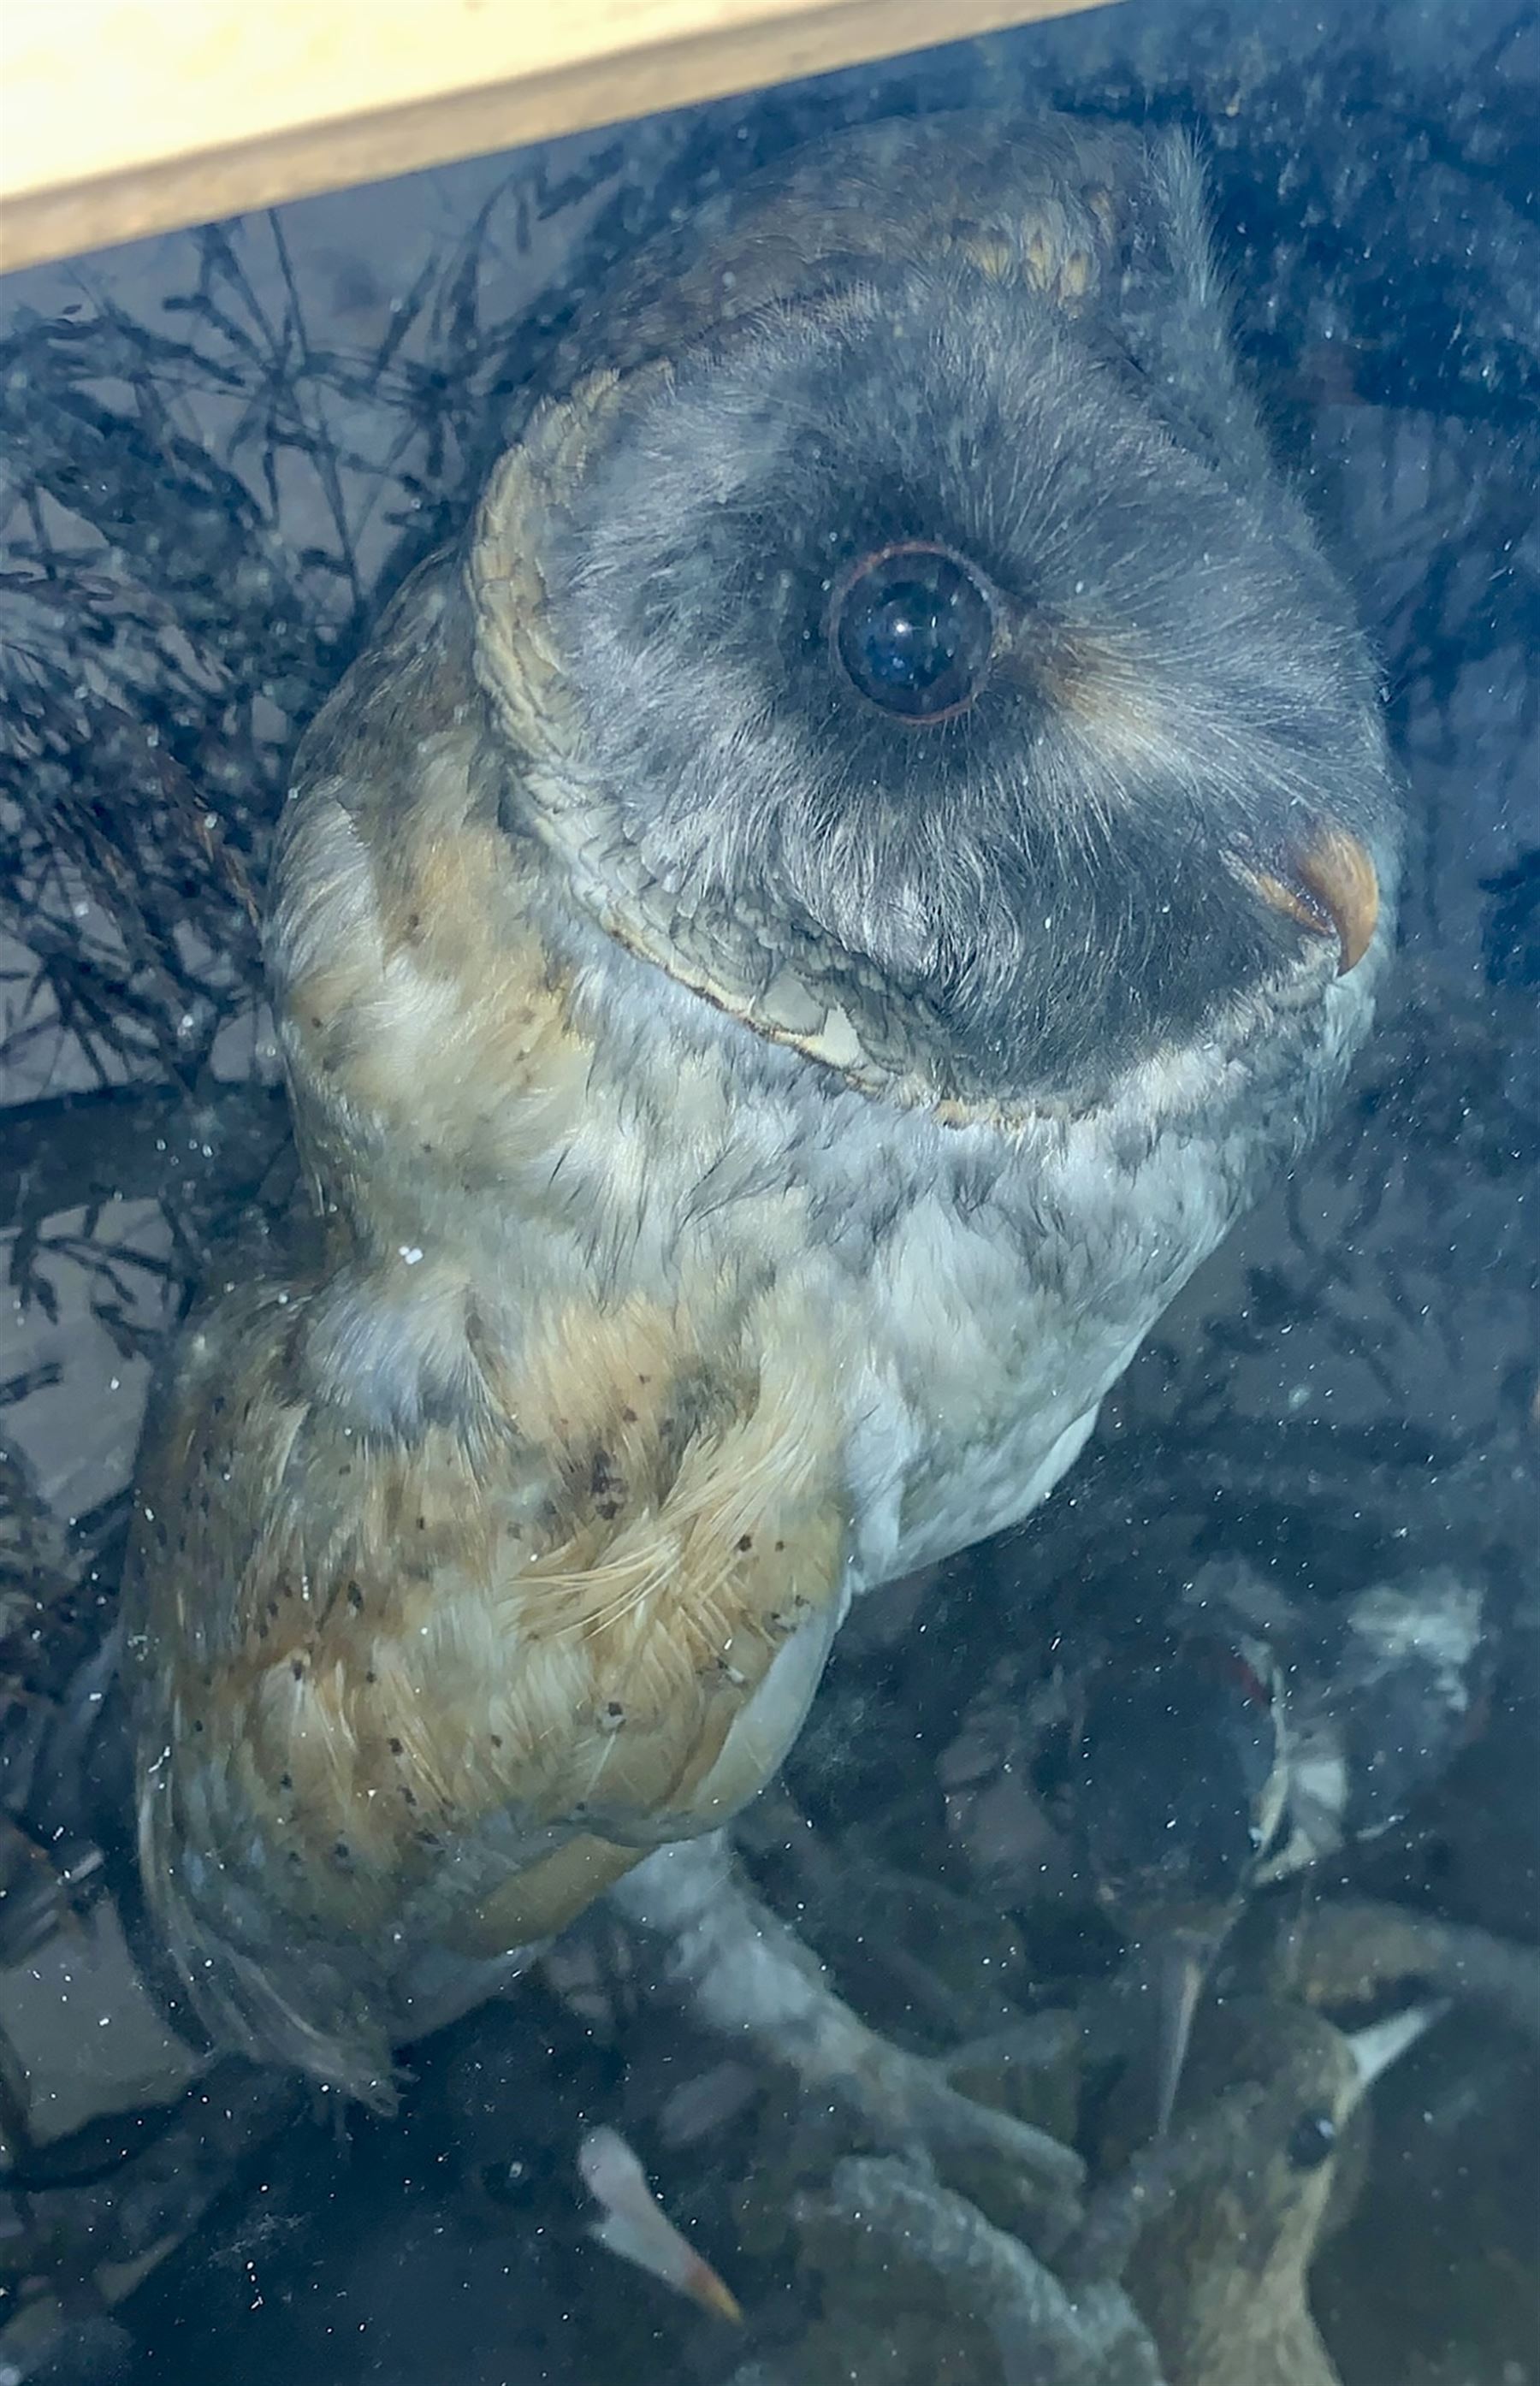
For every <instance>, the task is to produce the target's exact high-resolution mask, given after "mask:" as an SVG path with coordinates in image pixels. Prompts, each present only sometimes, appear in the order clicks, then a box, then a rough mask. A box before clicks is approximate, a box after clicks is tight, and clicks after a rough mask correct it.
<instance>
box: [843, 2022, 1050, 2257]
mask: <svg viewBox="0 0 1540 2386" xmlns="http://www.w3.org/2000/svg"><path fill="white" fill-rule="evenodd" d="M964 2066H967V2067H968V2068H969V2069H970V2070H971V2069H972V2067H973V2053H972V2050H971V2049H969V2048H963V2049H961V2050H959V2051H958V2053H954V2054H951V2055H943V2056H929V2055H920V2054H910V2053H907V2052H906V2051H905V2050H904V2049H903V2048H902V2047H897V2046H894V2045H893V2044H891V2043H890V2042H889V2041H886V2040H883V2039H881V2038H877V2037H875V2036H873V2037H872V2039H871V2041H870V2051H869V2052H868V2053H866V2054H865V2057H864V2059H863V2061H862V2063H861V2065H860V2067H859V2069H858V2072H857V2074H856V2076H855V2087H854V2094H853V2096H852V2099H851V2101H852V2102H853V2103H854V2104H855V2106H856V2108H857V2110H858V2112H859V2114H860V2116H861V2117H862V2119H863V2121H864V2122H865V2123H866V2124H867V2126H868V2127H869V2128H870V2129H871V2130H872V2131H873V2133H874V2134H875V2135H877V2136H878V2137H879V2138H880V2139H881V2141H882V2143H883V2148H884V2151H887V2152H892V2153H902V2154H908V2155H909V2156H910V2158H911V2159H915V2158H918V2159H919V2160H920V2162H921V2163H922V2165H923V2166H925V2167H926V2168H928V2169H930V2170H932V2171H933V2172H934V2174H935V2175H936V2176H937V2177H939V2178H940V2179H943V2180H944V2181H945V2183H946V2185H948V2186H950V2187H955V2188H957V2189H958V2191H960V2192H961V2193H962V2194H964V2195H966V2196H967V2197H968V2199H969V2201H970V2203H973V2204H977V2205H978V2207H979V2209H980V2210H981V2211H982V2212H983V2213H984V2214H985V2215H986V2216H988V2217H989V2218H991V2219H992V2220H994V2221H995V2223H996V2225H997V2226H999V2227H1002V2228H1006V2229H1010V2230H1011V2231H1012V2232H1013V2233H1014V2234H1017V2235H1020V2236H1022V2237H1024V2238H1027V2239H1028V2240H1029V2241H1030V2240H1031V2239H1032V2238H1033V2237H1034V2236H1037V2235H1040V2234H1041V2233H1042V2230H1043V2228H1044V2225H1045V2222H1052V2223H1053V2224H1054V2225H1055V2226H1056V2227H1061V2226H1063V2225H1064V2223H1065V2221H1066V2219H1067V2217H1068V2216H1070V2214H1071V2213H1073V2212H1075V2211H1077V2210H1078V2208H1079V2193H1080V2188H1081V2185H1082V2182H1083V2179H1084V2175H1085V2174H1084V2166H1083V2163H1082V2161H1081V2159H1080V2157H1079V2155H1078V2154H1075V2153H1074V2152H1073V2151H1072V2150H1071V2149H1070V2147H1068V2146H1065V2145H1061V2144H1060V2143H1059V2141H1058V2139H1057V2138H1053V2137H1050V2136H1049V2135H1048V2133H1047V2131H1046V2130H1045V2129H1038V2128H1036V2127H1035V2126H1034V2125H1033V2123H1032V2122H1031V2121H1024V2120H1021V2119H1020V2118H1018V2116H1016V2115H1015V2114H1013V2113H1008V2112H1002V2111H1000V2110H999V2109H998V2108H997V2107H996V2106H995V2105H994V2104H989V2103H981V2102H980V2101H979V2100H978V2099H977V2098H976V2097H974V2096H972V2095H970V2094H967V2093H965V2092H964V2091H963V2090H962V2089H961V2088H959V2087H957V2086H956V2085H955V2084H954V2079H953V2075H954V2073H955V2072H957V2071H958V2070H960V2069H962V2068H963V2067H964Z"/></svg>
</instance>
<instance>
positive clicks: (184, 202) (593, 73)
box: [0, 0, 1108, 270]
mask: <svg viewBox="0 0 1540 2386" xmlns="http://www.w3.org/2000/svg"><path fill="white" fill-rule="evenodd" d="M3 5H4V0H0V6H3ZM316 5H318V6H325V5H327V0H316ZM729 5H731V0H729ZM1107 5H1108V0H951V6H949V8H947V10H946V13H945V38H946V39H947V40H949V41H955V40H962V39H966V38H969V37H970V36H973V35H977V34H980V33H986V32H995V31H1000V30H1002V29H1003V28H1004V27H1006V26H1008V25H1017V24H1024V23H1028V22H1031V21H1033V20H1035V19H1042V18H1045V17H1058V16H1070V15H1074V14H1078V13H1079V12H1080V11H1081V10H1083V9H1087V8H1094V7H1101V6H1107ZM745 6H752V0H745ZM719 13H720V12H719ZM937 15H938V10H937V0H831V5H829V6H823V7H815V8H813V9H812V10H810V11H809V10H808V9H806V8H799V9H798V10H797V12H796V13H795V16H793V17H792V18H790V19H788V18H787V17H785V16H783V15H781V14H777V15H776V16H774V17H771V18H767V17H766V16H765V15H764V14H763V11H762V9H760V10H759V11H758V12H757V13H756V14H753V15H747V14H745V18H744V19H743V20H742V21H741V22H740V21H726V22H720V23H719V24H717V25H715V26H707V27H706V28H705V29H704V30H702V31H698V32H695V33H690V34H686V35H684V36H682V37H679V38H675V39H670V40H668V41H663V42H652V41H645V42H643V43H641V44H631V45H627V44H623V43H618V44H617V46H616V47H615V48H613V49H612V50H610V51H608V52H607V53H606V54H605V55H603V56H591V57H585V58H582V59H579V60H576V61H574V62H573V63H572V64H570V65H568V66H557V67H555V68H547V69H542V70H540V71H536V72H532V73H530V74H527V75H524V74H521V75H516V76H513V77H508V78H505V79H502V80H500V81H497V82H489V83H487V84H486V85H484V86H482V88H480V89H474V90H464V91H459V92H455V93H450V94H441V95H438V96H435V97H433V98H432V99H427V100H423V101H419V102H415V103H412V104H409V105H407V106H396V107H385V108H378V109H374V110H370V111H369V112H366V113H361V114H359V115H357V116H353V117H347V118H343V119H332V120H331V121H328V122H316V121H311V122H308V123H307V122H299V123H296V124H294V125H293V126H290V127H287V128H275V129H274V130H272V131H270V132H265V133H263V134H262V135H260V136H259V137H257V138H254V139H251V140H248V141H244V142H238V143H234V144H230V145H228V146H226V147H223V148H220V149H218V150H213V151H204V152H189V153H185V154H183V155H181V156H178V157H165V158H162V159H161V160H159V161H158V162H156V163H153V164H150V165H135V166H134V167H133V168H132V169H131V170H120V171H116V172H108V173H105V174H101V175H97V176H94V177H84V178H78V179H75V180H72V181H69V182H60V183H59V184H58V185H56V186H55V187H52V188H48V189H38V190H32V191H26V192H16V193H12V194H6V193H5V192H4V188H3V165H0V266H3V267H5V268H6V270H14V269H16V268H19V267H21V266H25V265H34V264H41V263H44V262H45V261H47V260H48V259H51V258H55V257H69V256H73V255H77V254H79V253H81V252H83V251H85V250H89V249H95V248H107V247H112V246H115V245H118V244H119V243H121V242H123V241H129V240H137V239H140V238H141V237H143V236H144V234H146V233H149V232H168V231H171V230H174V229H176V228H177V227H179V226H182V225H186V224H194V223H207V222H214V221H218V220H220V219H221V218H224V217H227V216H232V215H240V214H244V212H245V211H246V210H247V209H248V208H252V207H272V206H276V205H278V204H280V203H281V202H282V201H284V200H288V199H296V198H307V197H312V196H314V195H317V194H318V193H319V192H323V191H332V190H343V189H346V188H348V187H350V186H351V185H354V184H357V183H360V182H382V181H384V180H387V179H388V178H389V177H391V176H393V175H396V174H407V173H413V172H416V171H417V170H419V169H420V168H423V167H427V166H442V165H446V164H448V163H450V162H451V161H452V160H453V159H456V158H460V157H476V156H480V155H482V154H484V153H488V152H492V151H495V150H498V149H505V148H515V147H518V146H519V145H520V144H523V143H526V142H530V141H536V140H545V139H549V138H551V137H552V136H554V135H556V134H558V133H563V132H580V131H582V130H585V129H587V128H590V127H592V126H595V125H603V124H610V123H619V122H622V121H624V120H625V119H629V118H633V117H638V116H646V115H651V114H654V113H656V112H657V110H659V109H662V108H667V107H681V106H683V105H686V104H688V103H691V102H694V101H697V100H704V99H716V98H720V97H722V96H724V95H725V94H729V93H732V92H740V91H747V90H752V89H754V88H756V87H757V86H758V85H760V84H768V83H774V82H792V81H795V80H796V79H797V78H799V77H802V76H805V75H813V74H822V73H827V72H828V71H830V70H831V69H834V68H836V67H843V66H853V65H858V64H860V63H861V62H863V61H865V60H868V59H876V58H885V57H897V56H900V55H902V54H903V53H905V52H906V51H910V50H919V49H925V48H929V47H932V46H933V45H934V44H935V40H936V31H937ZM622 21H623V19H622ZM61 22H64V23H67V22H68V18H67V17H63V16H62V15H61ZM60 73H61V87H60V90H59V93H58V94H57V104H58V105H59V106H60V107H68V105H69V72H68V59H67V58H65V57H61V60H60ZM13 96H14V95H13ZM31 97H32V95H31V94H29V99H30V100H31ZM299 97H300V95H296V107H295V111H294V112H295V115H296V116H299V117H303V115H304V113H305V109H304V107H303V106H302V105H300V104H298V100H299Z"/></svg>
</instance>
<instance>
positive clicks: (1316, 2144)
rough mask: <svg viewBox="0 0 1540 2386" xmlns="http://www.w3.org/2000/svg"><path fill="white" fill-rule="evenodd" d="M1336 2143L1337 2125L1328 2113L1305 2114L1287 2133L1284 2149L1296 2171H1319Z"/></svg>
mask: <svg viewBox="0 0 1540 2386" xmlns="http://www.w3.org/2000/svg"><path fill="white" fill-rule="evenodd" d="M1336 2142H1337V2125H1336V2123H1335V2122H1334V2121H1333V2118H1332V2116H1331V2115H1330V2113H1306V2114H1305V2115H1304V2116H1302V2117H1301V2118H1300V2119H1299V2120H1297V2121H1296V2123H1295V2125H1294V2128H1293V2129H1291V2131H1290V2132H1289V2142H1288V2144H1287V2146H1286V2147H1285V2149H1284V2152H1285V2153H1286V2154H1287V2155H1288V2159H1289V2162H1290V2164H1291V2166H1293V2168H1294V2169H1296V2170H1319V2169H1320V2168H1321V2164H1322V2163H1323V2162H1324V2161H1325V2160H1326V2157H1327V2155H1328V2154H1332V2153H1333V2152H1334V2150H1335V2147H1336Z"/></svg>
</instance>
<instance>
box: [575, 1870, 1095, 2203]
mask: <svg viewBox="0 0 1540 2386" xmlns="http://www.w3.org/2000/svg"><path fill="white" fill-rule="evenodd" d="M610 1895H611V1897H612V1899H613V1900H614V1901H615V1902H616V1903H618V1904H619V1906H620V1910H621V1911H622V1912H623V1913H624V1914H625V1915H627V1916H628V1918H629V1919H630V1920H632V1922H634V1923H637V1924H639V1925H640V1926H641V1927H642V1928H643V1929H645V1930H647V1931H650V1932H655V1933H657V1934H658V1935H659V1936H660V1937H661V1938H663V1939H664V1940H665V1941H666V1942H667V1953H666V1955H665V1957H664V1963H663V1970H662V1978H663V1980H664V1982H665V1983H666V1985H667V1986H669V1987H670V1988H671V1989H674V1990H677V1991H678V1992H679V1993H680V1994H682V1996H684V1997H685V1998H687V1999H688V2001H689V2003H691V2004H692V2005H693V2006H694V2008H695V2011H696V2012H697V2013H698V2014H699V2015H700V2016H702V2018H703V2019H704V2020H706V2021H707V2022H708V2023H709V2024H710V2026H711V2027H712V2028H715V2029H718V2030H720V2031H721V2032H722V2033H723V2034H724V2035H725V2036H728V2037H732V2038H740V2039H742V2038H747V2039H748V2040H750V2041H752V2042H753V2043H754V2044H755V2045H756V2046H757V2047H758V2048H759V2049H760V2050H762V2051H763V2053H766V2054H767V2055H769V2056H770V2058H771V2059H772V2060H773V2061H775V2062H777V2063H780V2064H783V2065H784V2066H786V2067H787V2068H788V2069H790V2070H791V2071H793V2072H795V2074H796V2076H797V2078H799V2079H800V2080H801V2082H802V2084H803V2085H804V2087H806V2088H808V2089H810V2090H811V2091H813V2092H814V2093H815V2094H818V2095H821V2096H832V2097H837V2098H839V2099H841V2100H843V2101H845V2102H846V2103H848V2104H849V2105H851V2106H852V2107H853V2108H854V2110H855V2111H856V2113H857V2114H858V2116H859V2117H860V2118H861V2120H862V2121H863V2122H864V2123H865V2125H866V2127H867V2128H868V2129H870V2130H871V2131H872V2133H873V2134H874V2135H875V2136H876V2137H877V2138H878V2139H879V2141H881V2142H882V2144H883V2146H884V2147H885V2148H887V2149H889V2150H893V2151H904V2152H908V2153H911V2154H920V2155H921V2156H922V2157H924V2158H925V2159H926V2160H928V2161H929V2162H931V2163H933V2165H934V2166H935V2167H936V2168H937V2169H938V2170H941V2171H942V2172H944V2173H945V2175H946V2176H947V2177H948V2178H949V2179H952V2180H954V2181H955V2182H956V2183H957V2184H958V2185H960V2186H962V2187H963V2188H964V2189H965V2191H969V2192H970V2193H973V2194H975V2195H977V2196H978V2197H979V2199H980V2200H981V2201H983V2202H985V2203H987V2204H988V2205H989V2206H990V2208H991V2209H994V2210H999V2209H1001V2208H1002V2207H1004V2208H1005V2209H1006V2210H1007V2211H1008V2212H1009V2214H1010V2216H1011V2220H1012V2222H1013V2224H1015V2223H1020V2226H1021V2227H1022V2229H1023V2230H1025V2231H1026V2232H1029V2233H1030V2232H1032V2231H1033V2229H1034V2228H1037V2227H1041V2226H1042V2225H1044V2224H1045V2223H1052V2224H1054V2225H1055V2227H1056V2229H1057V2228H1059V2227H1062V2225H1063V2222H1064V2219H1065V2216H1066V2214H1067V2213H1068V2212H1069V2211H1070V2210H1071V2209H1072V2208H1073V2207H1074V2205H1075V2201H1076V2197H1077V2194H1078V2191H1079V2188H1080V2184H1081V2180H1082V2178H1083V2165H1082V2163H1081V2161H1080V2159H1079V2157H1078V2155H1076V2154H1073V2153H1071V2152H1070V2149H1069V2148H1068V2147H1066V2146H1062V2145H1060V2144H1059V2143H1058V2140H1057V2139H1054V2138H1051V2137H1049V2136H1048V2135H1047V2134H1046V2132H1045V2130H1042V2129H1033V2127H1032V2125H1031V2124H1030V2123H1029V2122H1026V2121H1021V2120H1018V2119H1016V2118H1014V2117H1013V2116H1011V2115H1009V2114H1007V2113H1001V2112H996V2111H995V2109H994V2108H993V2107H991V2106H989V2105H986V2104H981V2103H975V2102H974V2100H973V2099H972V2098H971V2097H970V2096H965V2095H964V2094H962V2093H961V2091H959V2090H958V2089H957V2088H955V2087H954V2086H953V2085H952V2082H951V2079H950V2078H949V2077H948V2071H947V2065H946V2063H945V2061H938V2060H936V2059H933V2058H932V2057H929V2056H925V2055H919V2054H911V2053H908V2052H907V2051H906V2050H905V2049H904V2048H902V2047H899V2046H895V2044H894V2043H893V2042H892V2041H891V2040H889V2039H886V2038H883V2037H882V2036H881V2035H880V2034H879V2033H878V2032H877V2031H876V2030H873V2029H871V2028H869V2027H868V2026H867V2024H866V2023H865V2022H863V2021H862V2020H861V2019H860V2017H859V2016H858V2015H857V2014H855V2013H853V2012H852V2011H851V2009H850V2007H849V2006H848V2005H847V2004H845V2003H844V2001H843V2000H842V1999H841V1998H840V1997H838V1996H837V1995H836V1994H835V1993H834V1991H833V1989H832V1988H831V1987H830V1985H829V1983H828V1980H827V1979H826V1978H825V1977H824V1974H823V1969H822V1966H821V1965H820V1963H819V1962H818V1959H817V1957H816V1956H815V1955H814V1954H813V1953H811V1951H810V1950H809V1949H808V1948H807V1947H806V1946H804V1945H803V1943H802V1941H801V1940H799V1939H798V1938H797V1936H796V1934H795V1931H793V1930H791V1929H789V1928H787V1926H786V1925H785V1923H783V1922H782V1921H780V1920H779V1919H778V1918H777V1916H776V1915H773V1914H772V1913H771V1912H770V1909H769V1907H768V1906H766V1905H765V1904H763V1903H761V1901H760V1900H759V1899H758V1898H757V1896H756V1895H755V1893H754V1891H753V1890H752V1889H751V1888H750V1887H749V1886H748V1884H747V1882H746V1881H745V1878H744V1877H743V1875H742V1874H741V1872H740V1871H739V1870H738V1868H737V1866H736V1865H735V1864H734V1862H733V1860H732V1855H731V1853H730V1852H729V1849H728V1845H727V1841H726V1839H725V1837H724V1836H723V1835H722V1834H721V1833H714V1834H712V1835H711V1836H709V1837H707V1838H704V1839H699V1840H682V1841H681V1842H679V1843H678V1844H676V1845H674V1846H672V1847H668V1848H661V1849H659V1850H658V1851H657V1853H656V1854H655V1855H652V1856H649V1857H648V1858H647V1859H646V1861H645V1863H643V1864H641V1865H638V1866H637V1868H636V1870H635V1871H634V1872H633V1873H632V1874H631V1875H630V1876H629V1877H628V1878H627V1879H625V1880H624V1881H621V1882H620V1883H619V1884H617V1886H616V1887H615V1888H614V1889H613V1890H611V1891H610Z"/></svg>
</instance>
